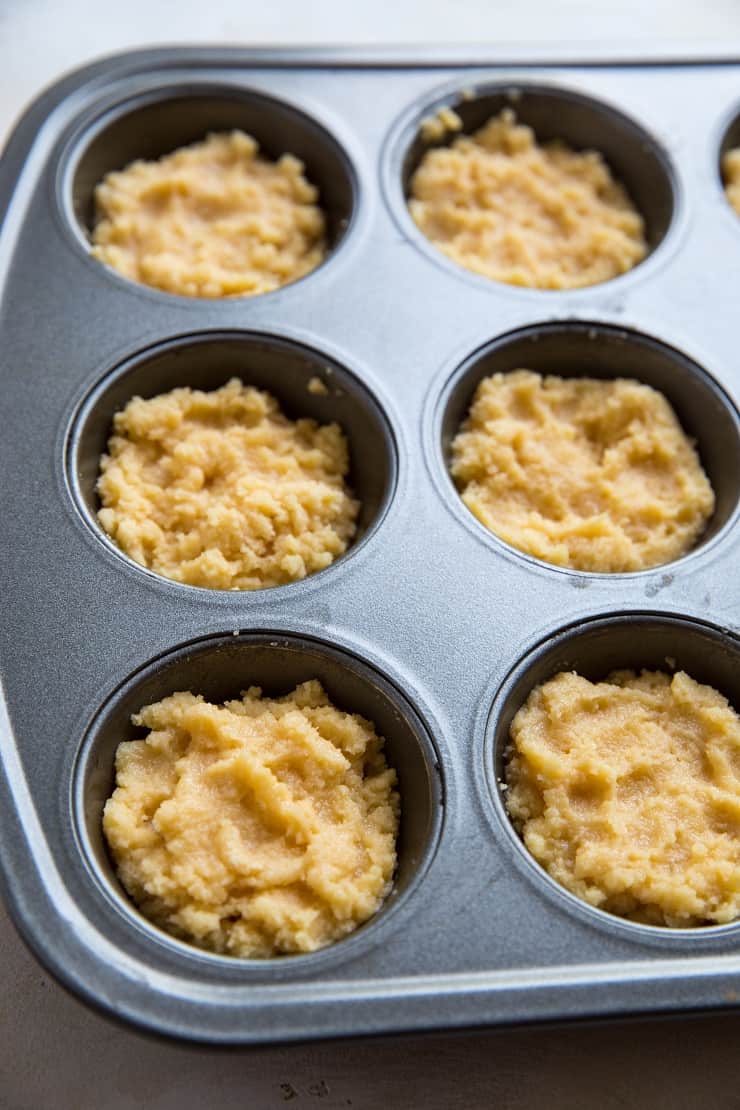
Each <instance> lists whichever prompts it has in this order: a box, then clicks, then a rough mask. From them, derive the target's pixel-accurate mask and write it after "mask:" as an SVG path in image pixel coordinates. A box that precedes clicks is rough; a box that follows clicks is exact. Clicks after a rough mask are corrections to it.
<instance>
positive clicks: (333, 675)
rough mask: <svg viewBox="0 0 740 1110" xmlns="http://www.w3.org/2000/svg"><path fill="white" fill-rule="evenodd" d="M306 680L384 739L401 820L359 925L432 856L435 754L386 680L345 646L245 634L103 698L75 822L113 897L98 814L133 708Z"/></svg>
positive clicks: (157, 667)
mask: <svg viewBox="0 0 740 1110" xmlns="http://www.w3.org/2000/svg"><path fill="white" fill-rule="evenodd" d="M311 679H318V680H319V681H320V682H321V683H322V685H323V687H324V689H325V690H326V692H327V694H328V696H329V698H330V700H331V701H332V702H333V704H334V705H335V706H337V708H339V709H342V710H344V711H345V712H348V713H359V714H360V715H362V716H363V717H366V718H367V719H368V720H371V721H372V722H373V723H374V724H375V727H376V730H377V732H378V733H379V734H380V735H381V736H383V737H384V739H385V753H386V759H387V762H388V765H389V766H391V767H393V768H395V770H396V773H397V776H398V789H399V794H400V798H401V818H400V828H399V836H398V841H397V854H398V864H397V869H396V874H395V877H394V884H393V890H392V891H391V893H390V894H389V896H388V898H387V899H386V901H385V902H384V903H383V907H382V908H381V910H380V911H379V913H378V914H377V915H376V916H375V917H374V918H371V919H370V921H368V922H367V923H366V925H369V924H370V923H371V922H372V921H375V920H377V918H378V916H379V915H381V914H384V913H385V912H386V911H387V910H389V909H390V908H391V907H392V906H393V905H394V904H395V903H396V902H397V901H398V900H399V899H400V898H401V897H402V896H403V895H405V894H406V893H407V892H408V891H409V890H410V889H411V887H412V885H413V884H414V883H415V880H416V879H417V877H420V876H421V874H422V872H423V870H424V868H425V866H426V864H427V863H428V862H429V860H430V859H431V857H432V855H433V852H434V848H435V845H436V841H437V837H438V833H439V827H440V823H441V815H442V804H443V803H442V797H443V795H442V781H441V775H440V771H439V764H438V761H437V756H436V752H435V749H434V745H433V743H432V741H431V739H430V736H429V734H428V732H427V729H426V727H425V726H424V724H423V723H422V720H421V718H420V717H419V716H418V714H417V713H416V711H415V709H414V708H413V707H412V705H411V703H410V702H409V701H408V700H407V699H406V697H405V696H404V695H402V694H401V693H400V692H399V691H398V690H397V689H396V687H395V686H394V685H393V684H392V683H390V682H389V681H388V680H387V679H385V678H384V677H383V676H382V675H380V674H379V672H377V671H376V670H375V669H374V668H372V667H370V666H368V665H367V664H365V663H363V662H362V661H361V660H359V659H357V658H356V657H355V656H353V655H351V654H349V653H348V652H344V651H341V650H340V649H338V648H335V647H333V646H331V645H329V644H326V643H323V642H321V641H318V640H312V639H309V638H307V637H300V636H285V635H282V634H281V635H275V634H268V633H252V634H244V635H241V636H238V637H237V636H224V637H214V638H211V639H208V640H202V641H199V642H197V643H194V644H190V645H186V646H184V647H182V648H179V649H177V650H175V651H173V652H172V653H170V654H169V655H167V656H165V657H164V658H162V659H160V660H158V661H156V662H154V663H152V664H150V665H149V666H147V667H146V668H144V669H143V670H142V671H140V672H138V673H137V674H135V675H134V676H133V677H132V678H130V679H129V680H128V681H127V682H126V683H125V684H124V685H123V686H122V687H121V688H120V689H119V690H118V691H117V692H116V693H115V694H114V695H113V696H112V697H111V698H110V699H109V700H108V702H107V703H106V704H105V705H104V706H103V707H102V708H101V710H100V712H99V714H98V715H97V716H96V718H95V720H94V721H93V723H92V725H91V727H90V729H89V731H88V734H87V736H86V738H85V742H84V745H83V748H82V752H81V756H80V760H79V762H78V767H77V771H76V784H75V795H76V820H77V824H78V829H79V832H80V833H81V836H82V841H83V843H84V844H85V846H86V849H87V854H88V856H89V860H88V862H89V864H90V866H91V867H92V868H93V870H94V872H95V873H96V875H97V877H98V879H99V881H101V882H102V883H103V885H104V886H105V887H106V888H107V890H108V891H109V893H110V894H112V895H113V897H114V900H115V901H116V902H117V903H118V904H119V905H123V907H124V909H126V910H127V911H128V912H132V911H133V904H132V903H131V902H130V900H129V898H128V896H127V895H126V893H125V891H124V890H123V887H122V886H121V884H120V883H119V881H118V879H117V877H116V874H115V869H114V866H113V864H112V862H111V859H110V856H109V854H108V851H107V847H106V844H105V839H104V837H103V831H102V814H103V807H104V805H105V802H106V800H107V799H108V798H109V797H110V795H111V793H112V792H113V789H114V780H115V769H114V760H115V752H116V748H117V747H118V745H119V744H120V743H121V742H122V741H125V740H135V739H140V738H142V737H143V736H145V735H146V730H144V729H139V728H136V727H134V726H133V725H132V724H131V715H132V714H133V713H136V712H138V711H139V710H140V709H141V708H142V707H143V706H145V705H148V704H150V703H152V702H154V701H158V700H159V699H161V698H163V697H166V696H168V695H170V694H173V693H175V692H177V691H180V690H189V691H192V692H193V693H199V694H202V695H203V696H204V697H205V698H206V699H207V700H208V701H210V702H213V703H215V704H218V703H222V702H224V701H226V700H229V699H233V698H238V697H239V694H240V691H242V690H244V689H246V688H247V687H249V686H260V687H261V688H262V691H263V694H264V695H266V696H272V697H277V696H282V695H284V694H287V693H290V692H291V691H292V690H294V689H295V687H296V686H297V685H298V684H299V683H301V682H306V681H309V680H311ZM134 912H135V911H134ZM152 928H154V926H152Z"/></svg>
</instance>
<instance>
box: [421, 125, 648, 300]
mask: <svg viewBox="0 0 740 1110" xmlns="http://www.w3.org/2000/svg"><path fill="white" fill-rule="evenodd" d="M409 210H410V212H411V215H412V217H413V219H414V221H415V222H416V224H417V225H418V227H419V228H420V230H421V231H423V233H424V234H425V235H426V237H427V238H428V239H430V240H431V242H432V243H434V245H435V246H436V247H438V248H439V249H440V250H441V251H443V252H444V253H445V254H446V255H447V256H448V257H449V258H451V259H452V261H453V262H457V263H458V265H460V266H464V267H465V268H466V269H468V270H473V271H474V272H475V273H478V274H483V275H484V276H485V277H489V278H493V279H494V280H495V281H503V282H507V283H508V284H510V285H524V286H529V287H530V288H534V289H573V288H577V287H579V286H583V285H594V284H596V283H597V282H600V281H608V280H609V278H613V277H616V276H617V275H618V274H623V273H624V272H625V271H626V270H629V269H631V268H632V267H633V266H634V265H636V264H637V263H638V262H640V261H641V260H642V259H643V258H644V257H645V254H646V253H647V243H646V241H645V234H644V227H643V220H642V217H641V216H640V214H639V213H638V211H637V210H636V208H635V207H634V205H633V203H632V201H631V200H630V198H629V196H628V194H627V191H626V190H625V188H624V186H623V185H621V184H620V183H619V182H617V181H615V180H614V179H613V177H612V175H611V173H610V171H609V167H608V166H607V165H606V163H605V161H604V159H603V158H602V156H601V155H600V154H599V153H598V152H597V151H594V150H587V151H574V150H572V149H571V148H570V147H569V146H567V145H566V144H565V143H562V142H549V143H543V144H542V145H541V146H540V145H539V144H538V143H537V140H536V137H535V134H534V132H533V131H532V129H531V128H530V127H526V126H524V125H523V124H518V123H517V122H516V115H515V113H514V112H513V111H512V109H510V108H505V109H504V110H503V111H502V112H500V113H499V114H498V115H497V116H493V117H492V118H491V119H490V120H489V121H488V122H487V123H486V124H485V125H484V126H483V127H481V128H480V130H479V131H476V132H475V133H474V134H473V135H461V136H460V137H458V138H457V139H455V140H454V141H453V142H452V143H451V144H450V145H449V146H445V147H439V148H436V149H433V150H429V151H427V153H426V154H425V155H424V157H423V158H422V160H421V162H420V164H419V167H418V169H417V170H416V172H415V173H414V175H413V177H412V178H411V197H410V200H409Z"/></svg>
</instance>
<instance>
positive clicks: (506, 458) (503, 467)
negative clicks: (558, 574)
mask: <svg viewBox="0 0 740 1110" xmlns="http://www.w3.org/2000/svg"><path fill="white" fill-rule="evenodd" d="M450 472H451V474H452V477H453V478H454V480H455V483H456V485H457V487H458V489H459V491H460V495H461V497H462V499H463V501H464V502H465V504H466V505H467V507H468V508H469V509H470V510H471V512H472V513H474V515H475V516H476V517H477V518H478V520H480V522H481V523H482V524H484V525H485V526H486V528H488V529H490V530H491V531H492V532H494V533H495V534H496V535H498V536H500V537H501V539H503V540H505V541H506V542H507V543H510V544H511V545H512V546H513V547H516V548H518V549H519V550H521V551H525V552H527V554H530V555H534V556H535V557H536V558H538V559H542V560H544V561H545V562H548V563H553V564H555V565H557V566H564V567H572V568H573V569H576V570H584V571H594V572H605V573H619V572H627V571H636V570H644V569H646V568H648V567H652V566H657V565H659V564H661V563H666V562H669V561H670V560H673V559H677V558H679V557H680V556H681V555H684V554H685V553H686V552H687V551H689V550H690V549H691V548H692V547H693V546H694V544H695V543H696V541H697V540H698V539H699V537H700V536H701V534H702V532H703V531H704V528H705V526H706V524H707V522H708V520H709V518H710V517H711V515H712V512H713V510H714V493H713V490H712V487H711V485H710V483H709V480H708V478H707V476H706V474H705V473H704V470H703V469H702V466H701V462H700V460H699V457H698V455H697V453H696V450H695V448H694V446H693V444H692V442H691V440H690V439H689V438H688V436H687V435H686V434H685V432H684V431H683V429H682V428H681V425H680V424H679V422H678V419H677V417H676V415H675V413H674V411H673V409H672V408H671V406H670V404H669V403H668V401H667V400H666V398H665V397H664V396H663V394H662V393H659V392H658V391H657V390H655V389H652V388H651V387H650V386H647V385H643V384H642V383H640V382H637V381H632V380H629V379H621V378H617V379H612V380H601V379H592V378H561V377H556V376H548V377H542V376H541V375H540V374H536V373H534V372H533V371H531V370H514V371H511V372H509V373H505V374H494V375H493V376H492V377H490V378H484V379H483V380H482V381H481V383H480V385H479V386H478V388H477V390H476V393H475V396H474V398H473V402H472V405H471V407H470V411H469V413H468V415H467V417H466V419H465V421H464V422H463V424H462V426H461V428H460V431H459V432H458V434H457V435H456V437H455V438H454V440H453V442H452V445H451V457H450Z"/></svg>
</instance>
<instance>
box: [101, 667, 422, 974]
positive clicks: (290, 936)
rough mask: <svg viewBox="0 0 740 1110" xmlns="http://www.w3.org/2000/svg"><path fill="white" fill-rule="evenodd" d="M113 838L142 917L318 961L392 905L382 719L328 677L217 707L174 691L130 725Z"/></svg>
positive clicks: (106, 822)
mask: <svg viewBox="0 0 740 1110" xmlns="http://www.w3.org/2000/svg"><path fill="white" fill-rule="evenodd" d="M132 719H133V722H134V724H136V725H140V726H142V727H145V728H147V729H150V730H151V731H150V732H149V734H148V735H147V737H146V738H145V739H143V740H134V741H129V742H126V743H122V744H120V745H119V747H118V750H117V753H116V788H115V791H114V793H113V795H112V797H111V798H109V799H108V801H107V802H106V805H105V811H104V815H103V829H104V832H105V836H106V838H107V841H108V845H109V847H110V851H111V853H112V856H113V859H114V861H115V864H116V867H117V869H118V875H119V878H120V880H121V882H122V883H123V885H124V887H125V888H126V890H127V891H128V893H129V894H130V895H131V897H132V899H133V900H134V902H135V903H136V905H137V906H138V907H139V909H140V910H141V912H142V913H143V914H144V915H145V916H146V917H147V918H149V919H150V920H151V921H153V922H154V923H155V924H156V925H159V926H160V927H161V928H163V929H165V930H166V931H167V932H169V933H172V934H173V935H174V936H177V937H180V938H182V939H184V940H187V941H191V942H192V943H193V944H196V945H198V946H200V947H202V948H207V949H210V950H211V951H214V952H221V953H224V954H226V955H229V956H239V957H268V956H277V955H281V954H284V953H297V952H312V951H313V950H314V949H316V948H322V947H323V946H324V945H327V944H331V943H332V942H333V941H336V940H339V939H340V938H341V937H344V936H346V935H347V934H348V933H351V932H352V931H353V930H354V929H356V928H357V926H358V925H361V924H362V923H363V922H364V921H367V919H368V918H370V917H372V915H373V914H374V913H376V912H377V910H378V909H379V908H380V906H381V904H382V902H383V900H384V899H385V898H386V896H387V895H388V893H389V891H390V889H391V883H392V879H393V872H394V870H395V866H396V836H397V833H398V821H399V807H400V803H399V797H398V792H397V790H396V773H395V771H394V770H393V769H391V768H389V767H388V766H387V764H386V760H385V755H384V752H383V744H384V741H383V739H382V738H381V737H379V736H378V734H377V733H376V731H375V728H374V726H373V725H372V723H371V722H370V721H367V720H365V719H364V718H362V717H359V716H357V715H354V714H349V713H343V712H342V711H341V710H339V709H337V708H335V707H334V706H333V705H332V704H331V702H330V701H329V699H328V698H327V696H326V694H325V693H324V690H323V689H322V687H321V684H320V683H319V682H317V681H313V682H304V683H303V684H302V685H300V686H298V687H296V689H295V690H294V691H293V692H292V693H291V694H287V695H286V696H285V697H282V698H277V699H271V698H267V697H262V696H261V692H260V690H259V689H257V688H256V687H255V688H251V689H249V690H247V691H246V692H245V693H244V694H243V696H242V699H241V700H236V701H229V702H227V703H226V704H225V705H223V706H217V705H211V704H210V703H208V702H206V701H204V699H203V698H202V697H198V696H195V695H194V694H192V693H184V692H181V693H177V694H173V695H172V696H170V697H167V698H164V699H163V700H162V701H160V702H156V703H155V704H153V705H148V706H146V707H145V708H144V709H142V710H141V712H140V713H138V714H136V715H135V716H134V717H133V718H132Z"/></svg>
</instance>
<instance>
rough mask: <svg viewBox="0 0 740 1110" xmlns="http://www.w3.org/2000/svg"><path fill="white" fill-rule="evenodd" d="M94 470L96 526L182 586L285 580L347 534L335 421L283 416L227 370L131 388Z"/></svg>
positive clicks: (351, 529)
mask: <svg viewBox="0 0 740 1110" xmlns="http://www.w3.org/2000/svg"><path fill="white" fill-rule="evenodd" d="M100 471H101V473H100V478H99V479H98V484H97V491H98V495H99V498H100V502H101V505H102V508H101V509H100V511H99V513H98V519H99V522H100V524H101V526H102V527H103V528H104V529H105V531H106V532H107V533H108V534H109V535H110V537H111V538H112V539H113V540H114V542H115V543H116V544H117V545H118V546H119V547H120V548H121V549H122V550H123V551H124V552H125V553H126V554H127V555H129V556H130V558H132V559H134V560H135V561H136V562H137V563H140V564H141V565H142V566H144V567H146V568H148V569H149V570H152V571H155V572H156V573H157V574H161V575H163V576H165V577H167V578H171V579H174V580H175V581H176V582H183V583H186V584H188V585H191V586H204V587H208V588H210V589H216V590H256V589H261V588H264V587H269V586H281V585H285V584H286V583H289V582H294V581H297V580H298V579H301V578H305V577H306V576H307V575H309V574H313V573H315V572H316V571H319V570H323V569H324V568H325V567H327V566H329V565H330V564H331V563H332V562H333V561H334V560H335V559H336V558H338V557H339V556H340V555H342V554H343V553H344V552H345V551H346V549H347V547H348V545H349V543H350V542H351V540H352V538H353V536H354V534H355V529H356V519H357V514H358V511H359V507H360V506H359V502H358V501H356V500H355V499H354V498H353V496H352V493H351V491H350V489H349V487H348V485H347V481H346V477H347V474H348V471H349V449H348V445H347V440H346V437H345V436H344V433H343V432H342V430H341V429H340V428H339V426H338V425H337V424H325V425H319V424H317V422H316V421H315V420H311V419H307V418H304V419H300V420H290V419H289V418H288V417H287V416H285V415H284V414H283V413H282V412H281V410H280V407H279V405H278V402H277V401H276V400H275V398H274V397H272V396H271V395H270V394H269V393H265V392H263V391H261V390H258V389H255V388H253V387H252V386H246V385H243V384H242V382H241V381H240V380H239V379H238V378H233V379H231V381H229V382H228V383H227V384H226V385H224V386H222V387H221V388H220V389H216V390H213V391H212V392H203V391H201V390H197V389H189V388H182V389H174V390H172V391H171V392H169V393H163V394H160V395H159V396H157V397H152V398H150V399H149V400H143V399H142V398H141V397H134V398H133V400H131V401H130V402H129V403H128V404H127V405H126V407H125V408H124V409H123V410H122V411H121V412H119V413H117V414H116V416H115V418H114V424H113V435H112V436H111V439H110V441H109V443H108V453H107V454H106V455H104V456H103V458H102V460H101V466H100Z"/></svg>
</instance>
